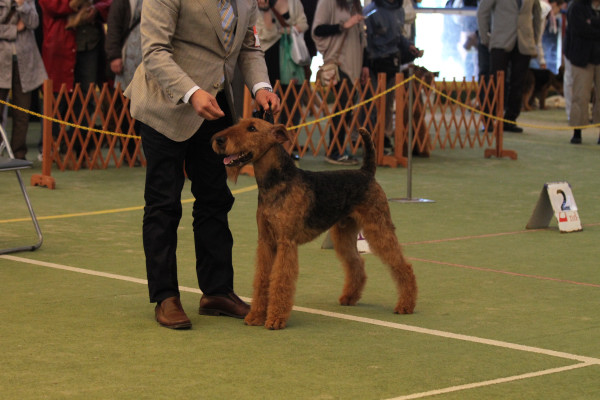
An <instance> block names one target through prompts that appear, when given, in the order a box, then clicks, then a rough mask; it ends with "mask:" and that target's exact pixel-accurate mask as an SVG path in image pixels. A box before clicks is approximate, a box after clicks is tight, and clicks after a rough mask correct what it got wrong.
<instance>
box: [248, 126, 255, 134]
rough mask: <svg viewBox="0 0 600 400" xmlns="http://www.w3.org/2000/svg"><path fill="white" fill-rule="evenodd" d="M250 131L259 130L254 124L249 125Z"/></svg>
mask: <svg viewBox="0 0 600 400" xmlns="http://www.w3.org/2000/svg"><path fill="white" fill-rule="evenodd" d="M248 131H249V132H257V130H256V127H254V125H250V126H248Z"/></svg>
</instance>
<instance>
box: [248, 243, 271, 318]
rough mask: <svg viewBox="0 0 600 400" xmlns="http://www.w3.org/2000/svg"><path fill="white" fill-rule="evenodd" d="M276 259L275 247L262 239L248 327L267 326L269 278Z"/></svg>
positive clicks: (259, 246)
mask: <svg viewBox="0 0 600 400" xmlns="http://www.w3.org/2000/svg"><path fill="white" fill-rule="evenodd" d="M259 238H260V235H259ZM274 259H275V249H274V246H272V245H270V244H269V243H267V241H266V240H264V239H262V238H261V239H259V241H258V248H257V250H256V269H255V272H254V295H253V297H252V303H251V304H250V312H249V313H248V315H247V316H246V318H245V319H244V322H245V323H246V325H251V326H261V325H264V324H265V320H266V318H267V304H268V301H269V276H270V275H271V270H272V268H273V261H274Z"/></svg>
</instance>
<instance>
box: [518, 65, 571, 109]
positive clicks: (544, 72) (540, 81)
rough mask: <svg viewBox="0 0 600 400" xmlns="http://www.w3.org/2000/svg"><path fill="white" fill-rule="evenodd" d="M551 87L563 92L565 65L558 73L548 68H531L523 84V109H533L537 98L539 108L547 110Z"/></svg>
mask: <svg viewBox="0 0 600 400" xmlns="http://www.w3.org/2000/svg"><path fill="white" fill-rule="evenodd" d="M550 89H554V90H555V91H556V92H557V93H558V94H560V95H562V94H563V67H560V69H559V70H558V74H556V75H555V74H554V73H553V72H552V71H550V70H548V69H535V68H529V70H528V71H527V75H526V76H525V82H524V84H523V111H531V110H533V107H534V105H535V99H537V100H538V103H539V109H540V110H545V109H546V97H548V93H549V92H550Z"/></svg>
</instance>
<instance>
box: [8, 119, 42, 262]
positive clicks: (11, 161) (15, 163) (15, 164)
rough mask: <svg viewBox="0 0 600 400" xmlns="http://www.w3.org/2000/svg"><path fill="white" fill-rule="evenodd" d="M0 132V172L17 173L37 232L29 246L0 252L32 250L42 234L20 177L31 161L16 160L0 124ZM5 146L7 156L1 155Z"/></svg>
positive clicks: (37, 244) (37, 246)
mask: <svg viewBox="0 0 600 400" xmlns="http://www.w3.org/2000/svg"><path fill="white" fill-rule="evenodd" d="M0 134H1V135H2V143H1V144H0V172H8V171H15V173H16V174H17V179H18V180H19V185H21V192H23V197H24V198H25V202H26V203H27V208H28V209H29V214H30V215H31V221H32V222H33V226H34V227H35V230H36V232H37V236H38V242H37V243H36V244H34V245H30V246H21V247H13V248H6V249H0V254H6V253H14V252H17V251H26V250H29V251H33V250H36V249H39V248H40V246H41V245H42V241H43V239H44V238H43V236H42V231H41V230H40V226H39V224H38V221H37V218H36V217H35V213H34V212H33V207H32V206H31V201H30V200H29V195H28V194H27V191H26V190H25V185H24V184H23V178H21V170H22V169H25V168H31V165H32V163H31V161H26V160H18V159H15V156H14V154H13V152H12V149H11V148H10V143H9V142H8V138H7V137H6V132H5V131H4V128H3V127H2V125H0ZM3 148H6V152H7V153H8V157H5V156H3V155H2V149H3Z"/></svg>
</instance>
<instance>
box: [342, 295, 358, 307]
mask: <svg viewBox="0 0 600 400" xmlns="http://www.w3.org/2000/svg"><path fill="white" fill-rule="evenodd" d="M358 299H360V296H351V295H346V294H343V295H341V296H340V299H339V301H340V304H341V305H342V306H355V305H356V303H358Z"/></svg>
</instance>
